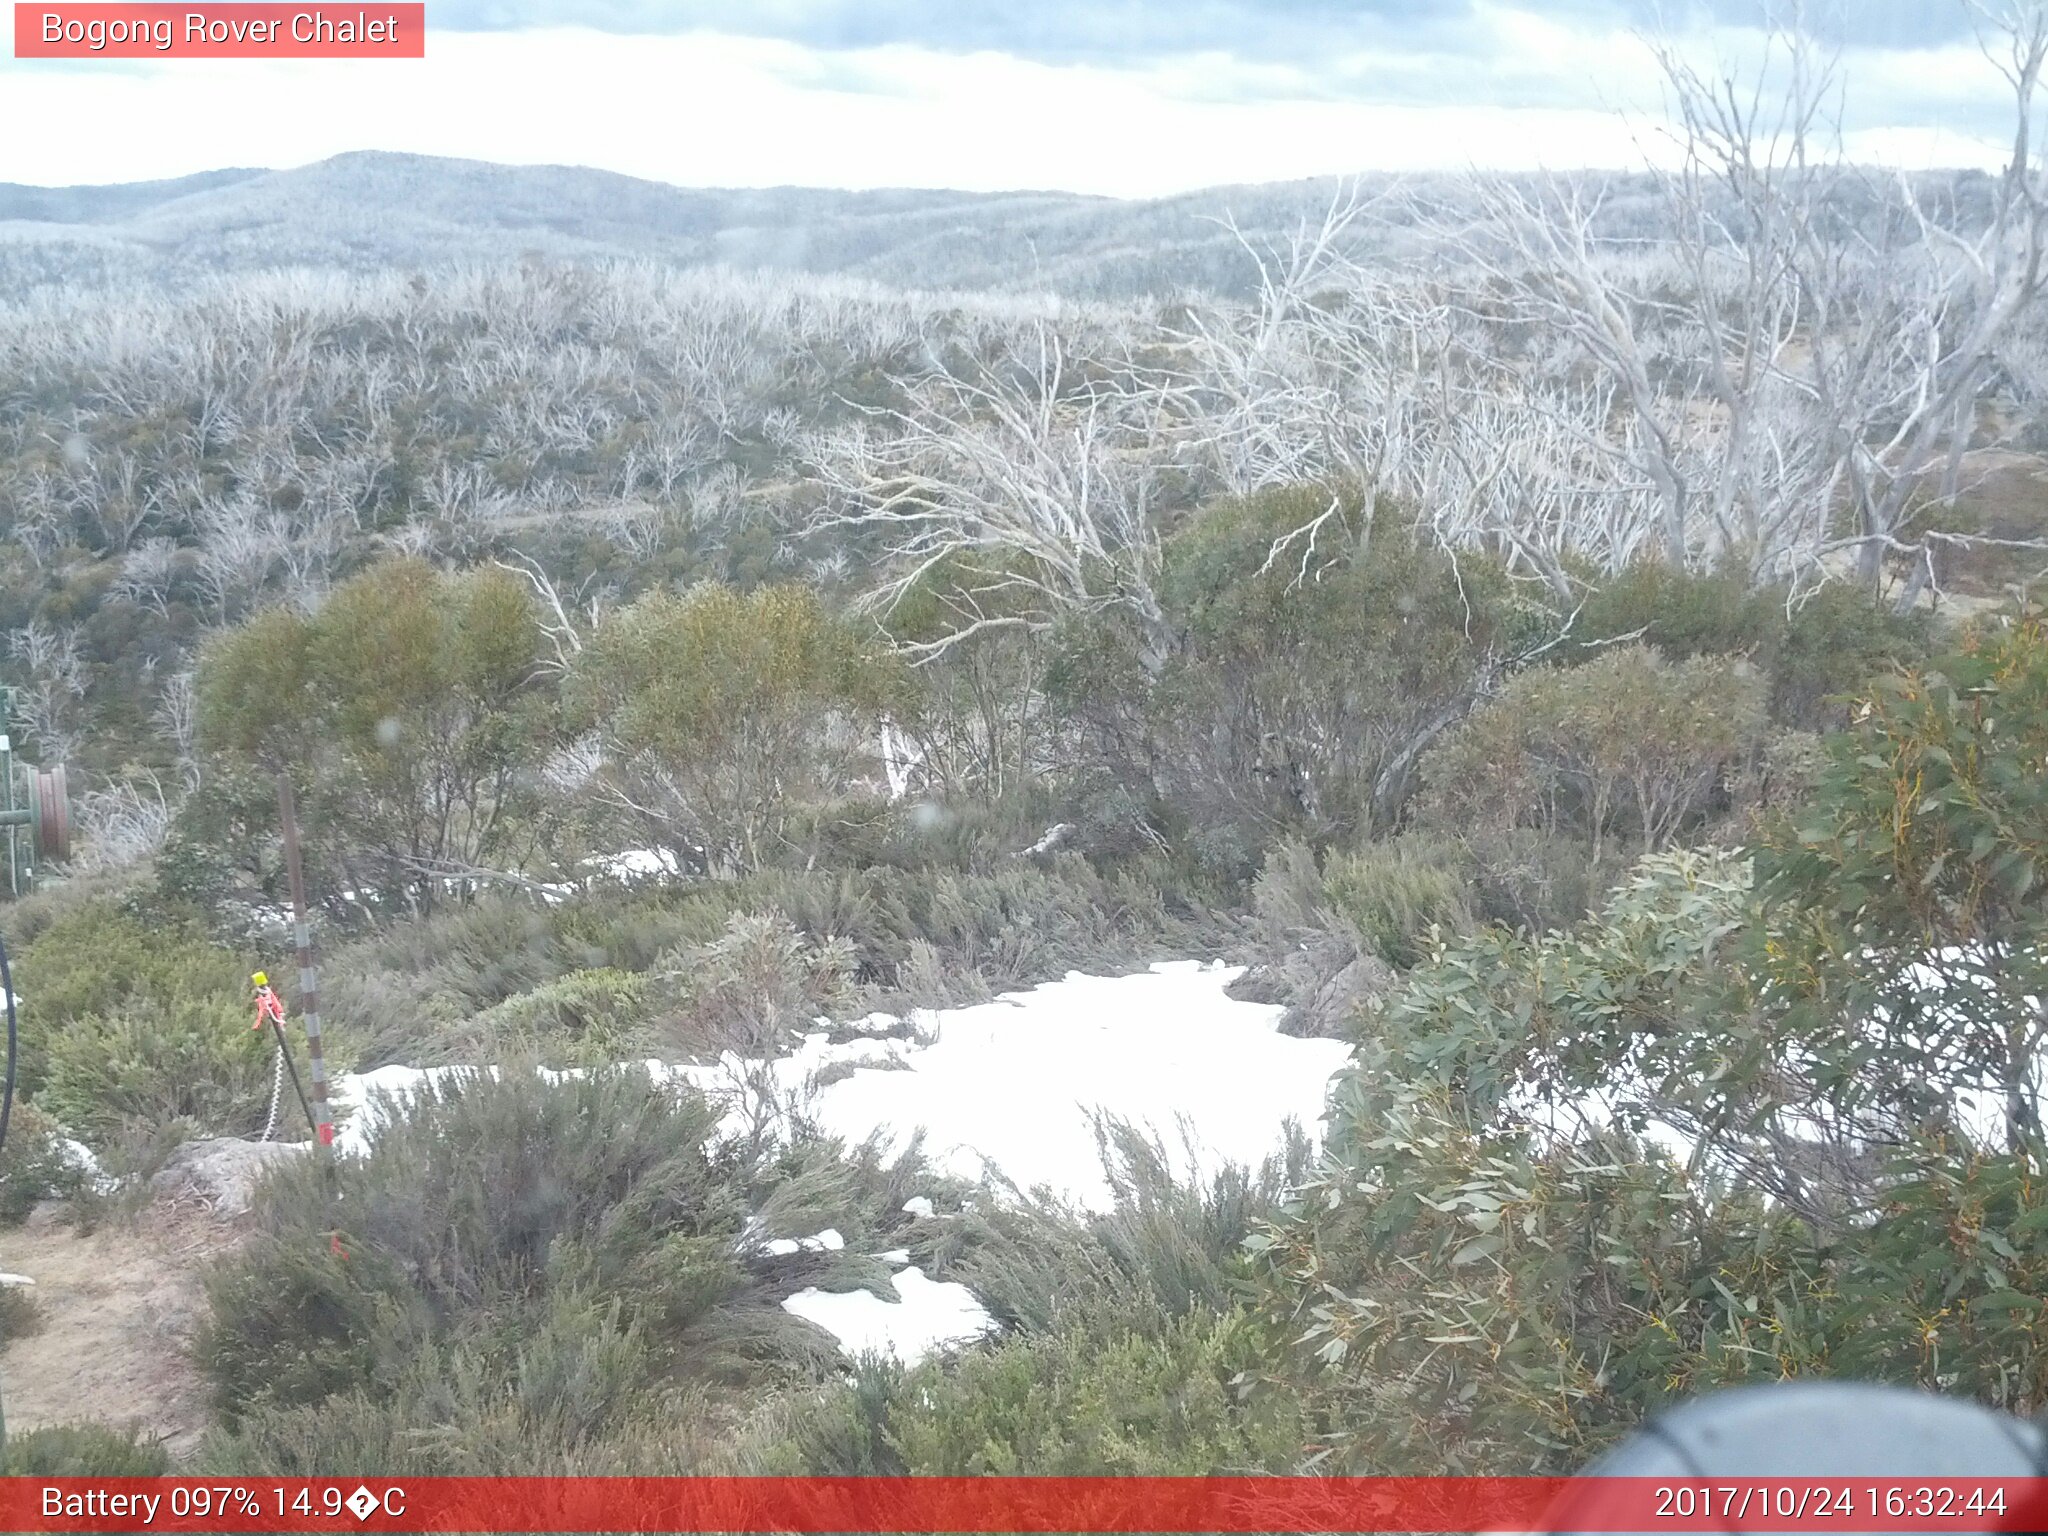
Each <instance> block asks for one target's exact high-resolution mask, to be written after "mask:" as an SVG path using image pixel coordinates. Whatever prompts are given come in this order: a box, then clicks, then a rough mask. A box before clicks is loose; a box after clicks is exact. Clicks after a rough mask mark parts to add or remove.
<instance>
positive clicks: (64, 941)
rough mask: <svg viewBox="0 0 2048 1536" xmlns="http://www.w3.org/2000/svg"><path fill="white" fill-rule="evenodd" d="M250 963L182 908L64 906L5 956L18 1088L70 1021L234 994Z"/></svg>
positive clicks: (32, 1076)
mask: <svg viewBox="0 0 2048 1536" xmlns="http://www.w3.org/2000/svg"><path fill="white" fill-rule="evenodd" d="M254 968H255V967H254V966H253V965H252V964H249V963H247V957H246V956H243V955H238V954H236V953H235V952H234V951H233V950H229V949H225V948H222V947H221V946H220V945H217V944H214V943H211V942H210V941H209V940H208V939H207V937H206V935H205V933H204V932H203V931H202V930H201V929H200V927H199V925H198V924H197V922H196V921H195V920H194V919H193V918H192V916H191V914H190V913H189V912H188V911H185V910H183V909H177V908H173V909H170V910H168V911H157V910H152V909H149V908H147V907H145V906H141V905H139V904H135V903H131V902H127V901H120V900H115V899H111V898H103V899H100V900H95V901H92V902H89V903H86V904H83V905H79V906H76V907H73V908H71V909H69V910H67V911H64V912H63V913H62V914H61V915H60V916H58V917H56V918H55V919H54V920H53V921H51V922H50V923H49V924H48V925H47V926H45V927H43V928H42V929H41V931H39V932H38V933H37V934H36V936H35V937H34V939H32V940H31V941H30V942H29V943H27V944H26V945H23V946H22V948H21V950H20V952H19V953H18V955H17V956H16V957H15V958H14V980H15V990H16V992H18V993H19V994H20V996H21V999H22V1003H21V1033H22V1060H21V1069H20V1071H21V1077H20V1081H21V1086H22V1088H23V1090H24V1091H26V1092H29V1093H34V1092H35V1091H36V1090H37V1089H38V1088H39V1087H40V1086H41V1084H42V1080H43V1075H44V1072H45V1071H46V1069H47V1063H48V1061H49V1059H50V1056H51V1053H52V1051H53V1050H55V1049H56V1048H58V1047H59V1046H61V1045H62V1044H63V1042H64V1040H65V1037H66V1035H67V1034H68V1033H69V1032H70V1031H71V1029H72V1028H73V1026H74V1025H75V1024H76V1023H77V1022H78V1021H79V1020H82V1019H85V1018H88V1017H99V1018H104V1017H106V1016H108V1015H110V1014H114V1013H117V1012H119V1011H121V1010H122V1009H123V1008H125V1007H128V1006H130V1005H133V1006H135V1007H137V1008H140V1009H142V1010H144V1011H148V1010H153V1009H166V1008H172V1007H176V1006H178V1005H186V1006H191V1005H196V1004H223V1005H224V1004H225V1003H226V1002H227V1001H228V1000H230V999H232V1000H235V1001H237V1002H239V1001H240V1000H242V999H246V998H247V997H248V996H249V973H250V971H251V970H253V969H254ZM247 1018H248V1015H247V1014H246V1013H245V1015H244V1023H243V1026H242V1027H243V1031H244V1032H245V1033H246V1032H247V1030H248V1023H247ZM73 1128H74V1129H78V1127H76V1126H74V1127H73Z"/></svg>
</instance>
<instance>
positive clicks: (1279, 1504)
mask: <svg viewBox="0 0 2048 1536" xmlns="http://www.w3.org/2000/svg"><path fill="white" fill-rule="evenodd" d="M2044 1496H2048V1480H2043V1479H2025V1478H2006V1479H1990V1478H1987V1479H1971V1478H1700V1479H1677V1478H1634V1477H1631V1478H1601V1479H1581V1480H1576V1481H1574V1480H1568V1479H1563V1478H1341V1477H1332V1478H1317V1477H1272V1478H1236V1477H1216V1478H1199V1477H1179V1478H1176V1477H1131V1478H1115V1477H1080V1478H1074V1477H989V1478H972V1477H967V1478H958V1477H917V1478H908V1477H902V1478H895V1477H873V1478H861V1477H838V1478H834V1477H825V1478H817V1477H798V1478H784V1477H705V1478H688V1477H667V1478H665V1477H590V1478H573V1477H572V1478H539V1477H529V1478H435V1477H427V1478H363V1479H357V1478H345V1479H344V1478H314V1479H305V1478H290V1479H280V1478H243V1479H239V1480H223V1481H214V1482H202V1481H199V1480H198V1479H194V1478H75V1477H71V1478H67V1477H53V1478H34V1477H16V1478H8V1479H5V1480H0V1530H7V1531H109V1532H147V1531H370V1532H387V1531H436V1532H442V1531H446V1532H455V1531H476V1532H499V1531H505V1532H532V1531H572V1532H584V1531H661V1532H689V1533H697V1532H711V1531H735V1532H755V1531H761V1532H769V1531H788V1532H806V1533H809V1532H849V1533H882V1532H941V1531H958V1532H1093V1531H1104V1532H1173V1531H1185V1532H1202V1533H1223V1536H1234V1533H1250V1532H1261V1531H1300V1532H1315V1533H1327V1532H1354V1531H1417V1532H1452V1531H1470V1532H1482V1531H1484V1532H1525V1531H1526V1532H1536V1531H1547V1530H1573V1531H1663V1530H1671V1531H1700V1532H1705V1531H1717V1532H1718V1531H1740V1532H1749V1531H1757V1532H1763V1531H1805V1530H1818V1531H1884V1532H1895V1531H1993V1530H2036V1531H2038V1530H2044V1529H2048V1525H2044V1524H2043V1523H2041V1521H2040V1519H2039V1516H2040V1514H2041V1513H2042V1510H2043V1504H2042V1500H2043V1498H2044Z"/></svg>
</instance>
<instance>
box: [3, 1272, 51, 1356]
mask: <svg viewBox="0 0 2048 1536" xmlns="http://www.w3.org/2000/svg"><path fill="white" fill-rule="evenodd" d="M42 1326H43V1307H42V1303H41V1302H39V1301H37V1300H36V1292H35V1287H34V1286H29V1285H0V1346H4V1345H6V1344H7V1343H8V1342H9V1341H11V1340H14V1339H25V1338H27V1337H28V1336H29V1335H30V1334H32V1333H38V1332H40V1331H41V1330H42Z"/></svg>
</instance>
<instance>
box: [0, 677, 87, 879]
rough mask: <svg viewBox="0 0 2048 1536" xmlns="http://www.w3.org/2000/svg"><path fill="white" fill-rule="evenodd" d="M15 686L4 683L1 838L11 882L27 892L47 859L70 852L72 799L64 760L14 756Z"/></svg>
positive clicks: (0, 694)
mask: <svg viewBox="0 0 2048 1536" xmlns="http://www.w3.org/2000/svg"><path fill="white" fill-rule="evenodd" d="M13 719H14V690H13V689H12V688H0V841H4V842H5V844H6V853H7V888H8V891H9V892H10V894H12V895H15V896H25V895H27V894H28V892H29V891H31V890H33V889H34V888H35V880H36V871H37V870H38V869H39V868H41V867H42V865H43V863H44V862H45V861H46V860H51V859H55V860H63V859H68V858H70V857H71V802H70V799H69V797H68V795H67V793H66V790H65V784H64V765H63V764H62V763H59V764H58V765H57V766H56V767H54V768H35V767H31V766H29V765H28V764H26V763H24V764H22V765H21V766H20V767H19V768H18V769H17V768H16V766H15V762H14V738H13V736H12V735H11V734H10V733H9V732H8V731H7V729H6V727H7V726H9V725H11V723H12V722H13Z"/></svg>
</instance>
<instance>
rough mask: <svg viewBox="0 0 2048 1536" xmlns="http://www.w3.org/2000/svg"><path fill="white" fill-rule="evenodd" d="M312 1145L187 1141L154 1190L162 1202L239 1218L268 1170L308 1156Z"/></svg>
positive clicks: (161, 1173) (227, 1139)
mask: <svg viewBox="0 0 2048 1536" xmlns="http://www.w3.org/2000/svg"><path fill="white" fill-rule="evenodd" d="M307 1146H308V1143H305V1142H289V1141H243V1140H241V1139H240V1138H239V1137H235V1136H215V1137H210V1138H208V1139H206V1140H204V1141H188V1142H186V1143H185V1144H184V1145H182V1146H180V1147H179V1148H178V1150H177V1151H175V1152H173V1153H172V1154H171V1156H170V1160H169V1161H168V1162H166V1163H165V1164H164V1166H163V1167H162V1168H161V1169H160V1170H159V1171H158V1172H157V1174H156V1176H155V1177H154V1178H153V1179H151V1180H150V1189H151V1192H152V1193H154V1194H155V1196H156V1197H157V1198H158V1199H159V1200H197V1201H199V1202H200V1203H201V1204H203V1205H205V1206H206V1207H207V1208H208V1209H209V1210H211V1211H212V1212H213V1213H214V1214H215V1215H217V1216H239V1215H241V1214H242V1213H243V1212H244V1211H246V1210H248V1209H249V1202H250V1200H251V1199H252V1198H253V1196H254V1194H255V1191H256V1180H257V1179H258V1177H260V1176H261V1174H262V1173H263V1170H264V1169H266V1168H268V1167H270V1166H271V1165H272V1164H274V1163H277V1162H280V1161H282V1160H284V1159H287V1158H293V1157H302V1156H304V1155H305V1152H306V1148H307Z"/></svg>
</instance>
